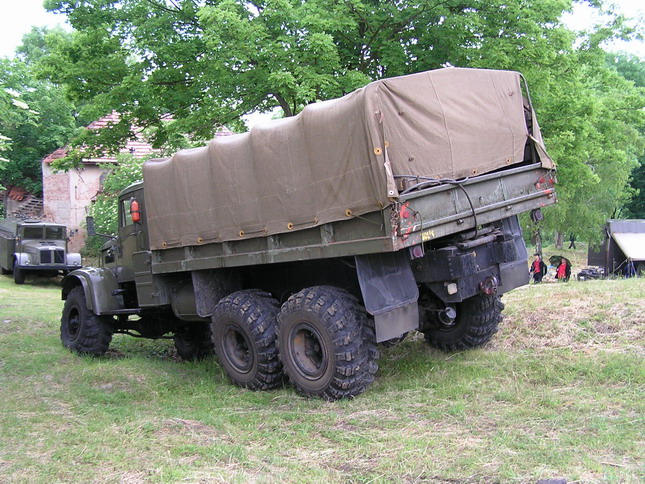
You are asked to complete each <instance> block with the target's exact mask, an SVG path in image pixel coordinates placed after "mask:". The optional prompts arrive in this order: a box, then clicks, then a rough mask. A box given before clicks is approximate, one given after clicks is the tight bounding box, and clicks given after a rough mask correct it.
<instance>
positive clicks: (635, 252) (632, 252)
mask: <svg viewBox="0 0 645 484" xmlns="http://www.w3.org/2000/svg"><path fill="white" fill-rule="evenodd" d="M611 236H612V237H613V239H614V240H615V241H616V243H617V244H618V247H620V250H622V251H623V254H625V257H627V258H628V259H631V260H634V261H641V260H645V233H626V232H618V233H613V234H611Z"/></svg>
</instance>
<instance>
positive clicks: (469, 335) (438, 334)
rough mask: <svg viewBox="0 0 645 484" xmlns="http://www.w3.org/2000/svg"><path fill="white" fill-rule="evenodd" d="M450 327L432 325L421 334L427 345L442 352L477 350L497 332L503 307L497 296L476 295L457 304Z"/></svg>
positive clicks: (438, 323) (446, 325) (441, 324)
mask: <svg viewBox="0 0 645 484" xmlns="http://www.w3.org/2000/svg"><path fill="white" fill-rule="evenodd" d="M455 309H456V311H457V316H456V318H455V319H454V321H453V322H452V324H445V323H441V322H438V321H437V322H435V324H434V325H433V327H431V328H429V329H426V330H424V331H423V333H424V335H425V339H426V341H427V342H428V343H429V344H430V345H431V346H434V347H435V348H439V349H440V350H443V351H457V350H467V349H471V348H477V347H479V346H482V345H483V344H484V343H487V342H488V341H489V340H490V339H491V338H492V337H493V335H494V334H495V333H496V332H497V327H498V325H499V323H500V321H501V320H502V316H501V312H502V310H503V309H504V304H503V303H502V302H501V300H500V298H499V296H495V295H490V296H488V295H483V294H482V295H477V296H473V297H470V298H468V299H466V300H465V301H463V302H461V303H460V304H457V306H456V308H455Z"/></svg>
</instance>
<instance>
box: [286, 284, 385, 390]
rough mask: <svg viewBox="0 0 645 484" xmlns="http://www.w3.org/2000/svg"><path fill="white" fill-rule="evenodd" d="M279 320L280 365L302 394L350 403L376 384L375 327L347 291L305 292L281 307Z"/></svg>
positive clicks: (321, 288)
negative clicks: (348, 400) (347, 400)
mask: <svg viewBox="0 0 645 484" xmlns="http://www.w3.org/2000/svg"><path fill="white" fill-rule="evenodd" d="M278 321H279V328H278V348H279V351H280V360H282V364H283V365H284V371H285V373H286V374H287V375H288V376H289V379H290V380H291V383H292V384H293V385H294V386H295V387H296V389H297V390H298V392H299V393H301V394H302V395H305V396H308V397H321V398H324V399H325V400H338V399H341V398H351V397H355V396H356V395H359V394H360V393H362V392H363V391H365V389H366V388H367V387H368V386H369V385H370V384H371V383H372V382H373V381H374V374H375V373H376V371H377V369H378V366H377V363H376V360H377V359H378V350H377V349H376V343H375V341H376V337H375V334H374V327H373V324H369V323H368V321H367V317H366V315H365V311H364V310H363V309H362V308H361V307H360V306H359V304H358V301H356V299H355V298H354V297H352V296H351V295H350V294H348V293H347V292H345V291H343V290H341V289H337V288H332V287H328V286H317V287H311V288H307V289H303V290H302V291H300V292H299V293H297V294H294V295H293V296H291V297H290V298H289V299H288V300H287V302H286V303H285V304H284V305H283V306H282V310H281V311H280V314H279V315H278Z"/></svg>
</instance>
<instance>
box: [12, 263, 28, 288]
mask: <svg viewBox="0 0 645 484" xmlns="http://www.w3.org/2000/svg"><path fill="white" fill-rule="evenodd" d="M13 282H15V283H16V284H24V283H25V271H24V270H23V269H21V268H20V267H19V266H18V265H17V264H15V265H14V266H13Z"/></svg>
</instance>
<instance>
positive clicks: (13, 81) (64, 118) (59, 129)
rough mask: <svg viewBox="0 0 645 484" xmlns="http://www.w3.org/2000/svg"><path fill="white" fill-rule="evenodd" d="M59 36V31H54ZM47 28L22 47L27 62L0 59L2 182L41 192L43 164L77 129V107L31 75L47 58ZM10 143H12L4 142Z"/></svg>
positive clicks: (33, 34) (36, 31) (35, 32)
mask: <svg viewBox="0 0 645 484" xmlns="http://www.w3.org/2000/svg"><path fill="white" fill-rule="evenodd" d="M55 32H56V33H57V34H60V32H59V31H55ZM46 33H47V30H46V29H38V28H34V29H33V30H32V32H31V33H29V34H27V35H25V37H24V38H23V45H22V46H21V47H20V48H19V51H20V52H22V53H23V54H22V57H23V59H22V60H20V59H14V60H11V59H6V58H5V59H0V84H1V85H2V86H3V87H4V92H3V93H0V103H1V105H0V106H1V107H0V110H1V111H2V112H1V115H0V133H2V135H3V136H4V137H6V138H9V139H10V140H11V142H10V144H8V145H7V146H6V147H5V150H4V153H3V157H4V158H5V159H6V161H5V162H4V163H3V164H2V167H3V169H2V172H0V182H2V183H3V184H5V185H20V186H23V187H25V188H26V189H27V190H29V191H30V192H33V193H39V192H41V191H42V173H41V165H40V163H41V160H42V158H43V157H44V156H46V155H47V154H48V153H51V152H52V151H54V150H55V149H57V148H60V147H61V146H64V145H65V144H66V143H67V142H68V141H69V139H70V138H71V137H72V135H73V133H74V131H75V130H76V120H75V118H74V108H73V105H71V104H70V102H69V101H68V100H67V99H66V98H65V96H64V94H63V93H62V92H61V91H60V89H58V88H57V87H56V86H54V85H52V84H51V83H50V82H48V81H45V80H38V79H36V78H35V77H34V76H33V73H32V65H33V62H35V61H36V60H37V59H38V58H40V57H42V56H44V52H43V47H42V45H43V40H42V39H43V36H44V35H45V34H46ZM5 142H6V143H8V142H7V141H6V140H5Z"/></svg>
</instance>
